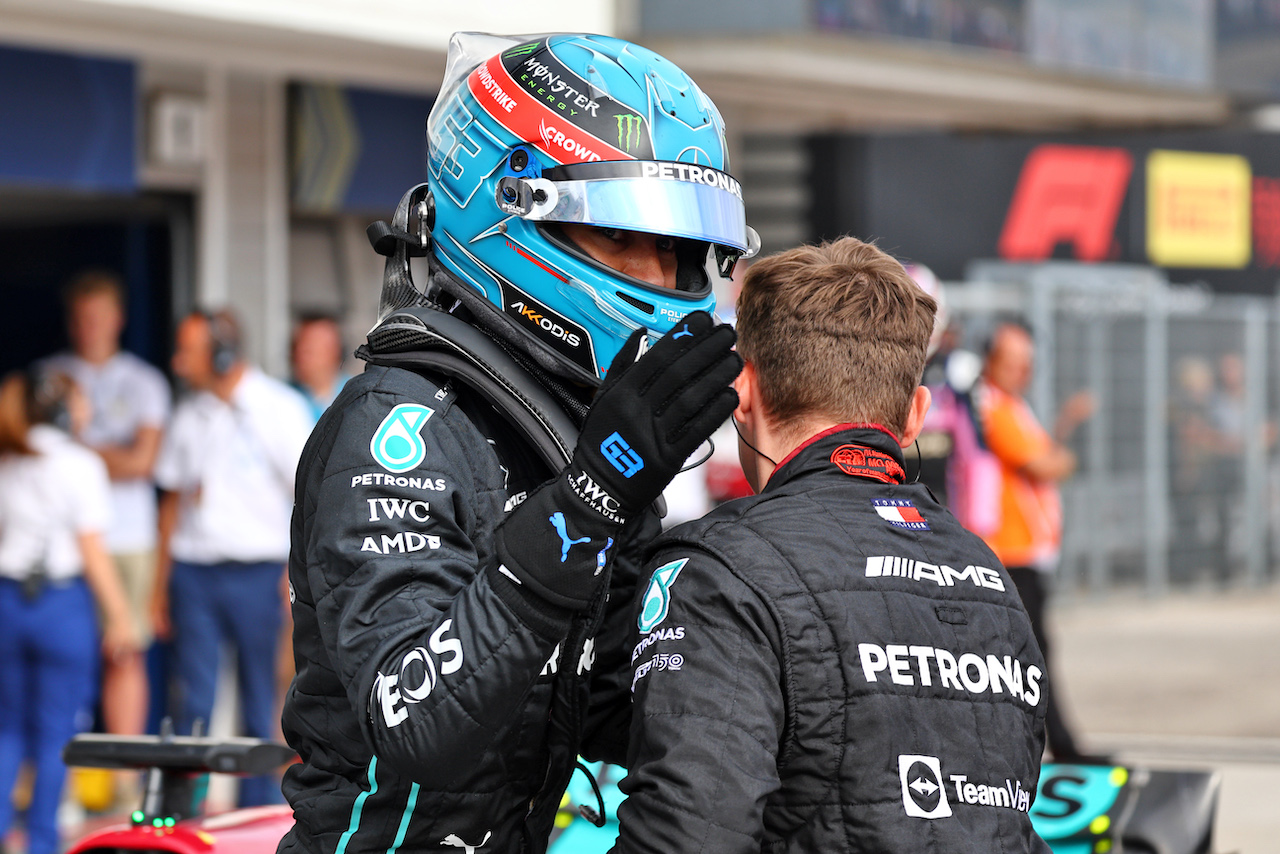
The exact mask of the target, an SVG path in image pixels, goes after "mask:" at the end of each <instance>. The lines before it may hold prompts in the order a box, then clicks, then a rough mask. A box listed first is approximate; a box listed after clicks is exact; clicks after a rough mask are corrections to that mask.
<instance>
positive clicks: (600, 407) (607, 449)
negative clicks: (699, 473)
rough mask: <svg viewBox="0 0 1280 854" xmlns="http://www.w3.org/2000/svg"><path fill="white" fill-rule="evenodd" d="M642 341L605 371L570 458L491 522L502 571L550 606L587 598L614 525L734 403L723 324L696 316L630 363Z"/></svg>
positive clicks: (730, 335)
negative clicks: (503, 515) (496, 523)
mask: <svg viewBox="0 0 1280 854" xmlns="http://www.w3.org/2000/svg"><path fill="white" fill-rule="evenodd" d="M644 340H645V335H644V330H637V331H636V332H635V333H634V334H633V335H632V336H631V337H630V338H629V339H627V342H626V343H625V344H624V345H623V347H622V349H621V350H620V351H619V352H618V355H617V357H616V358H614V360H613V363H612V364H611V365H610V366H609V372H608V374H606V375H605V381H604V385H602V386H601V387H600V391H599V392H598V393H597V394H596V398H595V401H594V402H593V403H592V405H591V411H590V412H588V413H587V420H586V423H585V424H583V425H582V432H581V434H580V435H579V437H578V446H577V448H576V449H575V450H574V453H573V460H572V461H571V462H570V463H569V465H568V466H567V467H566V468H565V469H564V471H562V472H561V473H560V474H559V475H558V476H556V477H555V478H553V479H552V480H550V481H548V482H547V483H544V484H543V485H542V486H541V487H539V488H538V490H537V491H535V492H534V493H533V494H532V495H530V496H529V497H528V498H527V499H526V500H525V502H524V503H523V504H521V505H520V506H519V507H517V508H516V509H515V510H514V511H512V513H511V515H509V516H508V517H507V518H506V519H505V520H504V521H503V522H502V524H501V525H499V526H498V529H497V532H496V539H497V549H498V559H499V560H500V561H501V562H502V565H503V566H504V567H505V568H506V570H507V571H508V573H509V574H510V575H512V576H514V577H515V579H516V580H517V581H518V582H519V583H520V584H523V585H528V586H529V587H531V588H533V589H534V590H536V591H537V593H538V594H539V595H541V596H542V597H543V598H544V599H546V600H548V601H550V602H552V603H554V604H557V605H561V606H564V607H568V608H583V607H586V606H587V605H588V604H589V603H590V602H591V600H592V598H593V596H594V594H595V591H596V588H597V587H598V585H599V582H600V579H601V575H602V572H603V570H604V567H605V565H606V562H607V560H608V558H609V549H610V548H611V547H612V546H613V543H614V540H616V539H617V538H618V534H619V532H620V531H621V529H622V526H623V525H624V524H625V523H626V522H627V520H628V519H630V518H631V517H632V516H634V515H636V514H637V513H639V512H640V511H642V510H644V508H646V507H647V506H649V505H650V504H652V503H653V502H654V501H656V500H657V498H658V496H660V495H661V494H662V490H663V489H665V488H666V486H667V484H668V483H670V482H671V478H673V477H675V475H676V474H677V473H678V472H679V471H680V469H681V467H682V466H683V465H684V463H685V460H687V459H688V458H689V456H690V455H691V454H692V453H693V452H694V451H695V450H697V448H698V446H699V445H701V444H702V443H703V442H704V441H705V440H706V439H707V437H708V436H710V435H711V433H712V432H713V431H714V430H715V429H716V428H717V427H718V426H720V425H721V424H722V423H724V420H725V419H726V418H728V417H729V414H730V413H732V412H733V410H734V408H735V407H736V406H737V405H738V393H737V392H736V391H734V390H733V388H732V387H731V386H730V383H732V382H733V379H734V377H736V376H737V375H738V372H739V371H741V370H742V359H741V358H740V357H739V356H738V354H737V353H735V352H734V351H733V345H734V342H735V341H736V340H737V335H736V334H735V333H734V331H733V329H732V328H731V327H729V326H724V325H720V326H717V325H716V324H715V321H713V320H712V319H711V315H709V314H707V313H706V312H703V311H699V312H694V313H693V314H690V315H688V316H687V317H685V318H684V319H683V320H681V321H680V322H679V323H678V324H676V327H675V328H674V329H672V330H671V332H669V333H668V334H667V335H666V336H665V337H663V338H662V340H660V341H659V342H658V343H657V344H655V345H654V346H653V348H652V349H650V350H649V352H647V353H645V354H644V355H643V356H641V357H640V358H639V359H638V360H637V359H636V354H637V353H638V352H639V350H640V347H641V345H642V343H643V342H644Z"/></svg>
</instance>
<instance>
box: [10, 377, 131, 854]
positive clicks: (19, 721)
mask: <svg viewBox="0 0 1280 854" xmlns="http://www.w3.org/2000/svg"><path fill="white" fill-rule="evenodd" d="M87 415H88V405H87V403H86V402H85V400H84V398H83V396H81V395H79V394H78V389H77V388H76V386H75V383H74V382H73V381H72V380H71V379H70V378H69V377H67V376H65V375H62V374H59V375H54V376H48V375H45V374H41V373H39V372H38V371H32V372H30V375H22V374H13V375H10V376H9V377H8V378H6V379H5V381H4V383H3V385H2V386H0V840H3V839H4V838H5V836H6V835H7V833H8V831H9V827H10V825H11V824H12V822H13V817H14V816H13V812H14V811H13V804H12V801H11V799H10V797H9V793H10V792H11V791H12V790H13V785H14V781H15V780H16V779H17V776H18V768H19V766H20V765H21V763H22V761H23V760H24V759H30V760H31V762H32V765H33V768H34V771H35V775H34V781H33V785H32V791H31V802H30V805H29V806H28V808H27V815H26V829H27V854H55V852H56V851H58V850H59V848H58V830H57V820H56V819H57V811H58V803H59V800H60V799H61V795H62V784H63V780H64V778H65V775H66V766H65V765H63V763H62V748H63V745H65V744H66V743H67V740H68V739H70V738H71V737H72V736H73V735H75V734H76V731H77V730H78V729H79V728H80V727H79V725H80V723H81V722H82V721H84V720H85V719H86V718H87V716H88V713H89V709H90V707H91V706H92V703H93V699H94V696H95V694H96V687H97V686H96V684H95V675H96V671H97V660H98V655H99V652H98V647H99V639H100V640H101V654H102V656H103V658H105V659H106V660H107V661H113V660H118V659H120V658H124V657H128V656H134V655H137V650H138V637H137V633H136V631H135V628H134V623H133V620H132V619H131V618H130V614H129V608H128V603H127V602H126V600H125V594H124V590H123V588H122V586H121V584H120V579H119V578H118V576H117V575H116V572H115V568H114V566H112V563H111V559H110V557H108V555H107V551H106V548H105V546H104V544H103V540H102V537H103V534H104V533H105V532H106V531H107V530H108V523H109V520H110V515H111V507H110V501H109V497H108V491H107V469H106V466H105V465H104V464H103V462H102V460H101V458H99V457H98V456H97V455H96V454H94V453H93V452H92V451H90V450H89V449H88V448H85V447H83V446H81V445H80V444H78V443H77V442H76V441H75V440H74V439H73V438H71V436H70V435H68V433H67V431H68V430H70V429H74V428H78V427H80V426H82V425H83V423H84V421H85V420H87ZM95 603H96V606H97V607H96V610H95ZM98 613H101V614H102V619H103V625H102V633H101V638H99V631H98Z"/></svg>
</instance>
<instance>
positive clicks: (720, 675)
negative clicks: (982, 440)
mask: <svg viewBox="0 0 1280 854" xmlns="http://www.w3.org/2000/svg"><path fill="white" fill-rule="evenodd" d="M901 481H902V453H901V450H900V449H899V447H898V445H897V442H896V441H895V440H894V439H893V438H892V437H890V436H889V435H887V434H886V433H884V432H882V431H880V430H877V429H866V428H855V427H853V426H852V425H844V426H843V427H839V428H836V429H834V430H833V431H828V432H827V433H824V434H820V435H819V436H817V437H815V438H814V439H811V440H810V441H809V443H808V444H806V445H804V446H802V447H801V448H800V449H799V450H798V451H797V452H795V453H794V454H793V455H792V456H791V457H789V458H788V459H786V460H784V461H783V462H782V464H781V465H780V466H779V467H778V468H777V469H776V470H775V471H774V473H773V476H772V477H771V478H770V480H769V482H768V484H767V485H766V486H765V488H764V490H763V491H762V492H761V494H760V495H757V496H753V497H750V498H745V499H741V500H739V501H734V502H730V503H729V504H726V505H723V506H721V507H719V508H717V509H716V510H714V511H712V512H711V513H710V514H708V515H707V516H706V517H704V518H703V519H701V520H698V521H696V522H690V523H687V524H685V525H681V526H679V527H678V528H675V529H674V530H673V531H671V532H669V533H668V534H666V535H664V536H663V537H662V538H661V539H660V540H659V541H657V542H656V543H655V544H654V547H653V549H652V550H651V551H650V558H649V559H648V560H647V561H646V563H645V571H646V575H645V576H642V582H643V581H644V580H645V578H648V585H647V587H646V588H645V589H643V590H642V591H641V592H640V595H639V597H638V598H637V607H636V619H637V622H638V626H639V629H640V640H639V643H638V644H637V645H636V647H635V650H634V652H633V655H632V668H633V670H632V687H633V691H634V710H633V722H632V735H631V748H630V755H629V760H628V767H629V769H630V773H629V775H628V776H627V778H626V780H625V781H624V782H623V784H622V790H623V791H624V792H625V793H626V794H627V795H628V798H627V800H626V801H624V802H623V804H622V806H621V808H620V809H619V816H620V819H621V825H622V826H621V835H620V837H619V842H618V846H617V848H615V849H614V850H615V851H618V852H627V854H638V852H661V854H671V852H725V854H728V852H759V851H768V852H796V854H800V852H806V854H808V852H817V851H821V852H866V851H877V852H912V854H916V852H982V854H990V852H993V851H994V852H1004V854H1014V852H1029V851H1037V852H1047V851H1048V848H1047V847H1046V846H1045V845H1044V843H1043V842H1042V841H1041V840H1040V839H1039V837H1037V836H1036V834H1035V832H1034V831H1033V830H1032V828H1031V822H1030V820H1029V817H1028V815H1027V810H1028V809H1029V807H1030V805H1031V800H1032V797H1033V796H1034V794H1035V790H1036V782H1037V779H1038V777H1039V773H1040V755H1041V752H1042V750H1043V747H1044V736H1043V717H1044V696H1045V687H1046V685H1045V678H1044V662H1043V660H1042V658H1041V656H1040V652H1039V649H1038V648H1037V646H1036V642H1035V640H1034V638H1033V636H1032V632H1031V626H1030V624H1029V622H1028V620H1027V616H1026V612H1025V611H1024V609H1023V607H1022V604H1021V602H1020V600H1019V598H1018V593H1017V591H1016V590H1015V589H1014V587H1013V584H1012V583H1011V582H1010V580H1009V577H1008V575H1007V574H1006V573H1005V572H1004V570H1003V569H1002V568H1001V566H1000V564H999V562H998V561H997V560H996V558H995V556H994V555H993V554H992V553H991V551H990V550H989V549H988V548H987V547H986V546H985V545H984V544H983V543H982V541H981V540H980V539H978V538H977V537H976V536H974V535H972V534H970V533H969V532H967V531H965V530H964V529H962V528H961V527H960V526H959V524H958V523H957V522H956V521H955V519H954V517H952V516H951V515H950V514H949V513H948V512H947V511H946V510H945V509H943V508H942V507H941V506H940V505H939V504H938V503H937V502H935V501H934V500H933V499H932V497H931V496H930V494H929V492H928V490H927V489H926V488H925V487H923V486H919V485H902V483H901Z"/></svg>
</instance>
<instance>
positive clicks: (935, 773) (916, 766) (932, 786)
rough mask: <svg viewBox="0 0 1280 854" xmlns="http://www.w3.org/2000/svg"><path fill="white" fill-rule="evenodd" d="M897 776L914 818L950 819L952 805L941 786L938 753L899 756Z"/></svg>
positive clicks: (905, 802)
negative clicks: (934, 754) (932, 754)
mask: <svg viewBox="0 0 1280 854" xmlns="http://www.w3.org/2000/svg"><path fill="white" fill-rule="evenodd" d="M898 778H899V779H900V780H901V781H902V806H903V808H904V809H905V810H906V811H907V815H909V816H911V817H912V818H948V817H950V815H951V804H949V803H947V790H946V789H944V788H942V766H941V765H940V764H939V762H938V757H936V756H915V755H912V754H907V753H904V754H902V755H900V756H899V757H898Z"/></svg>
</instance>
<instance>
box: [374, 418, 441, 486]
mask: <svg viewBox="0 0 1280 854" xmlns="http://www.w3.org/2000/svg"><path fill="white" fill-rule="evenodd" d="M433 412H435V410H433V409H428V408H427V407H425V406H419V405H418V404H416V403H402V404H400V405H399V406H397V407H396V408H395V409H393V410H391V411H390V412H389V413H387V417H386V418H384V419H382V423H381V424H379V425H378V432H376V433H374V434H373V439H372V440H371V441H370V442H369V453H370V454H372V455H373V459H374V461H375V462H377V464H378V465H380V466H382V467H383V468H384V469H386V470H387V471H389V472H391V473H392V474H400V473H402V472H406V471H409V470H410V469H415V468H417V467H418V466H420V465H422V461H423V460H424V459H426V457H427V446H426V445H425V444H424V443H423V441H422V436H421V435H420V433H421V431H422V425H424V424H426V423H427V419H428V418H430V417H431V415H432V413H433Z"/></svg>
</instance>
